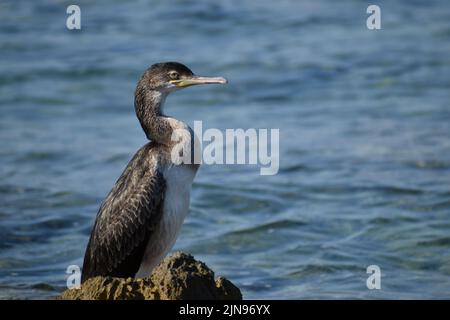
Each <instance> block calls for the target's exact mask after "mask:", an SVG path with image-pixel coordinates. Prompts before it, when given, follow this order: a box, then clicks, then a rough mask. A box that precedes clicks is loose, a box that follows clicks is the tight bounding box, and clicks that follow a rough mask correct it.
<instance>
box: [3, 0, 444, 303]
mask: <svg viewBox="0 0 450 320" xmlns="http://www.w3.org/2000/svg"><path fill="white" fill-rule="evenodd" d="M69 4H71V3H69V2H66V1H56V0H55V1H50V0H48V1H12V0H11V1H9V0H6V1H5V0H3V1H2V2H0V139H1V140H0V141H1V147H0V298H6V299H11V298H13V299H16V298H49V297H52V296H54V295H56V294H57V293H58V292H60V291H61V290H63V289H64V286H65V277H66V274H65V269H66V267H67V266H68V265H70V264H79V265H81V263H82V256H83V254H84V249H85V246H86V243H87V240H88V236H89V233H90V229H91V226H92V224H93V219H94V216H95V214H96V211H97V209H98V207H99V204H100V202H101V201H102V199H103V198H104V196H105V195H106V193H107V192H108V191H109V190H110V188H111V187H112V186H113V184H114V182H115V180H116V179H117V177H118V176H119V175H120V173H121V171H122V170H123V168H124V167H125V165H126V164H127V162H128V160H129V159H130V158H131V156H132V155H133V153H134V152H135V151H136V150H137V149H138V148H139V147H140V146H141V145H143V144H144V143H145V142H146V140H145V136H144V134H143V133H142V131H141V129H140V127H139V124H138V122H137V120H136V118H135V115H134V109H133V94H134V88H135V85H136V82H137V79H138V78H139V77H140V75H141V73H142V72H143V70H144V69H145V68H146V67H147V66H149V65H150V64H152V63H154V62H158V61H167V60H175V61H180V62H183V63H185V64H187V65H188V66H189V67H191V68H192V69H193V70H194V72H196V73H198V74H204V75H221V76H225V77H227V78H228V79H229V84H228V85H227V86H208V87H196V88H192V89H188V90H185V91H182V92H177V93H176V94H174V95H173V96H171V97H170V98H169V99H168V100H167V106H166V112H167V113H168V114H170V115H173V116H176V117H178V118H180V119H183V120H185V121H186V122H188V123H190V124H192V123H193V121H194V120H203V126H204V129H207V128H219V129H226V128H280V144H279V147H280V155H279V159H280V170H279V173H278V174H277V175H275V176H260V175H259V169H258V168H257V167H256V166H233V165H216V166H203V167H202V168H201V169H200V171H199V173H198V175H197V177H196V180H195V183H194V187H193V192H192V197H191V198H192V200H191V210H190V215H189V216H188V218H187V220H186V222H185V225H184V226H183V229H182V232H181V235H180V237H179V240H178V242H177V243H176V246H175V249H178V250H184V251H186V252H190V253H192V254H193V255H194V256H195V257H196V258H198V259H201V260H203V261H205V262H206V263H207V264H208V265H209V266H210V267H212V268H213V269H214V270H215V271H216V273H217V274H220V275H224V276H226V277H228V278H229V279H231V280H232V281H233V282H235V283H236V284H237V285H238V286H239V287H240V288H241V289H242V291H243V294H244V297H245V298H257V299H260V298H276V299H281V298H285V299H311V298H331V299H334V298H377V299H378V298H389V299H390V298H413V299H414V298H450V220H449V218H450V187H449V186H450V139H449V137H450V125H449V124H450V106H449V101H450V90H449V88H450V54H449V53H450V41H449V40H450V24H449V21H450V5H449V3H448V1H444V0H442V1H418V0H417V1H406V0H405V1H385V2H384V1H381V2H378V4H379V5H380V6H381V9H382V30H379V31H369V30H368V29H367V28H366V18H367V16H368V15H367V14H366V8H367V6H368V3H367V2H365V1H311V2H304V1H301V2H300V1H294V0H292V1H277V2H274V1H250V0H240V1H206V0H205V1H197V0H196V1H132V2H122V1H106V0H104V1H95V3H94V2H92V1H78V2H77V4H78V5H80V7H81V11H82V31H81V32H77V31H68V30H67V29H66V28H65V20H66V14H65V10H66V7H67V5H69ZM373 264H375V265H378V266H380V268H381V270H382V275H383V276H382V289H381V290H368V289H367V288H366V279H367V276H368V275H367V274H366V267H367V266H369V265H373Z"/></svg>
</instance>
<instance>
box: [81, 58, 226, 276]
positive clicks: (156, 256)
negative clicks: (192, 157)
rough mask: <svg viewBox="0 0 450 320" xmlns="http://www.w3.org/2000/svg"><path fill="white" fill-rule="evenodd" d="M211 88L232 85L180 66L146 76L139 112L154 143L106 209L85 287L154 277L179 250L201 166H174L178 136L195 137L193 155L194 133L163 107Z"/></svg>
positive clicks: (163, 66)
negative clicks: (178, 95) (99, 279)
mask: <svg viewBox="0 0 450 320" xmlns="http://www.w3.org/2000/svg"><path fill="white" fill-rule="evenodd" d="M208 83H220V84H224V83H227V81H226V80H225V79H224V78H222V77H214V78H213V77H199V76H196V75H194V74H193V72H192V71H191V70H190V69H189V68H187V67H186V66H185V65H183V64H181V63H177V62H165V63H157V64H154V65H152V66H151V67H150V68H148V69H147V70H146V71H145V72H144V74H143V75H142V77H141V79H140V80H139V82H138V84H137V87H136V92H135V99H134V106H135V111H136V115H137V117H138V119H139V122H140V124H141V126H142V129H143V130H144V132H145V134H146V136H147V138H148V139H149V140H151V142H149V143H147V144H146V145H144V146H143V147H142V148H140V149H139V150H138V152H137V153H136V154H135V155H134V157H133V158H132V159H131V161H130V162H129V163H128V165H127V167H126V168H125V170H124V171H123V173H122V175H121V176H120V178H119V179H118V180H117V182H116V184H115V186H114V187H113V189H112V190H111V191H110V192H109V194H108V195H107V197H106V199H105V200H104V201H103V203H102V204H101V206H100V209H99V211H98V213H97V218H96V221H95V224H94V227H93V229H92V233H91V237H90V239H89V243H88V245H87V248H86V253H85V256H84V263H83V272H82V279H81V280H82V282H84V281H85V280H87V279H89V278H92V277H95V276H113V277H121V278H127V277H135V278H141V277H146V276H149V275H150V274H151V272H152V270H153V268H154V267H155V266H156V265H158V263H159V262H160V261H161V260H162V259H163V258H164V257H165V256H166V254H167V253H168V252H169V251H170V249H171V248H172V246H173V245H174V243H175V240H176V238H177V235H178V232H179V230H180V228H181V225H182V223H183V221H184V218H185V217H186V214H187V212H188V209H189V200H190V199H189V198H190V191H191V185H192V181H193V179H194V176H195V174H196V172H197V169H198V164H186V163H181V164H180V163H179V161H173V159H172V155H171V151H172V148H173V146H174V142H173V141H172V139H171V137H172V133H173V132H174V130H177V129H184V130H187V131H186V132H188V133H190V134H187V135H184V136H183V137H182V138H181V142H182V143H183V144H188V143H189V145H187V146H188V147H189V148H191V149H190V150H193V149H192V148H193V145H192V143H191V140H192V139H193V131H192V130H191V129H190V128H189V126H188V125H186V124H185V123H184V122H182V121H179V120H177V119H175V118H172V117H169V116H166V115H165V114H164V113H163V105H164V101H165V99H166V97H167V95H168V94H169V93H171V92H173V91H175V90H178V89H181V88H186V87H189V86H192V85H198V84H208ZM177 143H180V141H178V142H177ZM180 156H181V154H180ZM178 160H179V159H178Z"/></svg>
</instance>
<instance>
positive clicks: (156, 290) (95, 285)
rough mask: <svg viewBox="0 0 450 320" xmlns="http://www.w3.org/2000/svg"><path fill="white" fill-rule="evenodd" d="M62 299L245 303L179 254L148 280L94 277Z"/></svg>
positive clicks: (220, 280) (202, 266) (236, 292)
mask: <svg viewBox="0 0 450 320" xmlns="http://www.w3.org/2000/svg"><path fill="white" fill-rule="evenodd" d="M57 299H59V300H123V299H131V300H143V299H145V300H195V299H199V300H200V299H202V300H212V299H214V300H242V294H241V291H240V290H239V288H237V287H236V286H235V285H234V284H233V283H231V282H230V281H228V280H227V279H225V278H223V277H218V278H217V280H214V272H213V271H212V270H211V269H209V268H208V267H207V266H206V264H204V263H203V262H200V261H197V260H195V259H194V257H193V256H191V255H189V254H185V253H182V252H176V253H174V254H173V255H172V256H170V257H167V258H165V259H164V260H163V261H162V262H161V263H160V264H159V266H158V267H156V268H155V270H154V271H153V274H152V275H151V276H150V277H148V278H143V279H133V278H128V279H124V278H113V277H100V276H99V277H95V278H91V279H88V280H87V281H85V282H84V283H83V284H82V286H81V288H80V289H67V290H66V291H64V292H63V293H62V294H61V295H60V296H58V297H57Z"/></svg>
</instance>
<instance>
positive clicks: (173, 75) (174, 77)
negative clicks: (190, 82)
mask: <svg viewBox="0 0 450 320" xmlns="http://www.w3.org/2000/svg"><path fill="white" fill-rule="evenodd" d="M169 77H170V79H172V80H178V79H179V78H180V75H179V74H178V72H176V71H170V72H169Z"/></svg>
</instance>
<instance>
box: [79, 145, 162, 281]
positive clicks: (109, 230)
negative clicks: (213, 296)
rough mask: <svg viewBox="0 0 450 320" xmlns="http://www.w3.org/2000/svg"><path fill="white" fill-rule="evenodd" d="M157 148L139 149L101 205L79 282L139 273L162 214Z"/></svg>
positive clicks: (131, 275) (149, 146) (160, 174)
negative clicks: (99, 277) (98, 277)
mask: <svg viewBox="0 0 450 320" xmlns="http://www.w3.org/2000/svg"><path fill="white" fill-rule="evenodd" d="M157 149H158V146H157V145H156V144H154V143H148V144H146V145H145V146H144V147H142V148H141V149H140V150H139V151H138V152H137V153H136V155H135V156H134V157H133V159H132V160H131V161H130V163H129V164H128V166H127V167H126V169H125V170H124V172H123V173H122V175H121V176H120V178H119V179H118V180H117V182H116V185H115V186H114V188H113V189H112V190H111V192H110V193H109V194H108V196H107V197H106V199H105V200H104V202H103V203H102V205H101V206H100V209H99V211H98V213H97V218H96V221H95V225H94V228H93V230H92V233H91V238H90V239H89V243H88V246H87V249H86V254H85V257H84V264H83V274H82V281H84V280H86V279H88V278H91V277H95V276H99V275H102V276H106V275H108V276H116V277H133V276H134V275H135V274H136V272H137V271H138V269H139V266H140V264H141V260H142V256H143V254H144V251H145V248H146V245H147V243H148V241H149V239H150V237H151V234H152V232H153V231H154V229H155V228H156V226H157V224H158V222H159V220H160V219H161V215H162V206H163V202H164V191H165V180H164V178H163V175H162V173H161V172H160V171H159V170H158V169H157V167H158V166H157V154H158V150H157ZM155 160H156V161H155Z"/></svg>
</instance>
